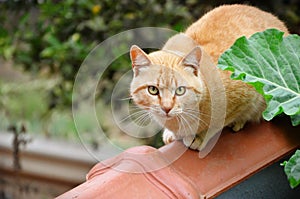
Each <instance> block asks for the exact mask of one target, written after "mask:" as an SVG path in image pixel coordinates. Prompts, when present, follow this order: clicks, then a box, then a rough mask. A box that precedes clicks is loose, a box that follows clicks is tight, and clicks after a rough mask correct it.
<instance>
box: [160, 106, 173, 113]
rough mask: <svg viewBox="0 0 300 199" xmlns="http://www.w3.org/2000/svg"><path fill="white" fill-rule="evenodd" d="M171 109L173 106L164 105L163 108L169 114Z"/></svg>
mask: <svg viewBox="0 0 300 199" xmlns="http://www.w3.org/2000/svg"><path fill="white" fill-rule="evenodd" d="M171 109H172V107H165V106H164V107H162V110H163V111H164V112H165V113H166V114H168V113H169V112H170V111H171Z"/></svg>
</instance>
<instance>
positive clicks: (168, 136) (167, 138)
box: [163, 129, 176, 144]
mask: <svg viewBox="0 0 300 199" xmlns="http://www.w3.org/2000/svg"><path fill="white" fill-rule="evenodd" d="M175 140H176V136H175V135H174V133H173V132H172V131H170V130H168V129H165V130H164V132H163V141H164V143H165V144H169V143H171V142H173V141H175Z"/></svg>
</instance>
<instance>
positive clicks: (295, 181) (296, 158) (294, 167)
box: [281, 150, 300, 188]
mask: <svg viewBox="0 0 300 199" xmlns="http://www.w3.org/2000/svg"><path fill="white" fill-rule="evenodd" d="M281 165H282V166H284V172H285V173H286V175H287V177H288V180H289V182H290V186H291V187H292V188H295V187H297V186H298V185H299V184H300V150H297V151H296V153H295V154H294V155H293V156H292V157H291V158H290V159H289V160H288V161H285V162H283V163H282V164H281Z"/></svg>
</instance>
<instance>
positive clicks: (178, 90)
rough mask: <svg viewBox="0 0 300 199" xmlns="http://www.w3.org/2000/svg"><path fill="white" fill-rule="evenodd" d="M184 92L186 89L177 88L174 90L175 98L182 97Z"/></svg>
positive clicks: (182, 87)
mask: <svg viewBox="0 0 300 199" xmlns="http://www.w3.org/2000/svg"><path fill="white" fill-rule="evenodd" d="M185 91H186V88H185V87H184V86H179V87H178V88H177V89H176V90H175V94H176V95H177V96H181V95H184V94H185Z"/></svg>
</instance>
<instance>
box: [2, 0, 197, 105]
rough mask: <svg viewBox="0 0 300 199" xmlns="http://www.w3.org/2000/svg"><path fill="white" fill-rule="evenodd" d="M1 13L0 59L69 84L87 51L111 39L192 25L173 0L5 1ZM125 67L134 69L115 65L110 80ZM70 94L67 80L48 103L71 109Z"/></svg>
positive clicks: (111, 70)
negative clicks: (140, 30) (136, 31)
mask: <svg viewBox="0 0 300 199" xmlns="http://www.w3.org/2000/svg"><path fill="white" fill-rule="evenodd" d="M0 9H1V12H0V24H1V25H0V56H2V58H4V59H6V60H13V62H14V64H15V65H18V66H21V67H22V68H24V69H26V70H29V71H31V72H32V73H35V74H39V73H48V74H55V75H56V76H57V75H59V76H60V77H62V78H63V80H64V81H67V82H68V83H67V84H68V85H73V81H74V78H75V75H76V73H77V71H78V69H79V67H80V65H81V63H82V62H83V60H84V58H85V57H86V56H87V55H88V53H89V52H90V51H91V50H92V49H93V48H94V47H95V46H96V45H97V44H98V43H100V42H101V41H103V40H105V39H106V38H108V37H109V36H112V35H114V34H117V33H119V32H121V31H124V30H128V29H131V28H137V27H144V26H159V27H170V28H172V27H173V28H175V29H177V30H183V29H184V28H185V26H186V25H187V24H189V23H191V21H192V17H191V15H190V14H189V12H188V9H187V7H186V6H183V5H181V4H180V3H179V2H176V1H175V2H174V1H171V0H166V1H160V0H150V1H144V0H135V1H128V0H122V1H110V0H104V1H96V0H66V1H52V0H44V1H37V2H35V1H4V2H2V3H1V4H0ZM157 19H159V20H157ZM119 62H120V61H119ZM124 66H126V67H130V66H129V65H128V64H127V62H121V63H120V64H114V65H113V66H112V67H110V68H109V71H108V72H107V73H106V74H107V75H108V76H107V78H108V79H110V77H112V76H113V74H114V73H117V72H118V71H119V70H120V69H121V68H124ZM71 92H72V86H71V88H70V87H66V86H65V83H64V82H63V83H62V84H60V85H57V86H56V88H55V91H53V92H52V94H53V95H52V101H51V102H50V103H51V104H52V106H56V105H60V104H57V103H58V102H60V103H61V105H63V106H66V105H70V104H71V101H70V98H69V97H68V96H70V94H71ZM58 93H64V94H63V95H58ZM65 93H69V94H66V95H65ZM99 94H101V92H99Z"/></svg>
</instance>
